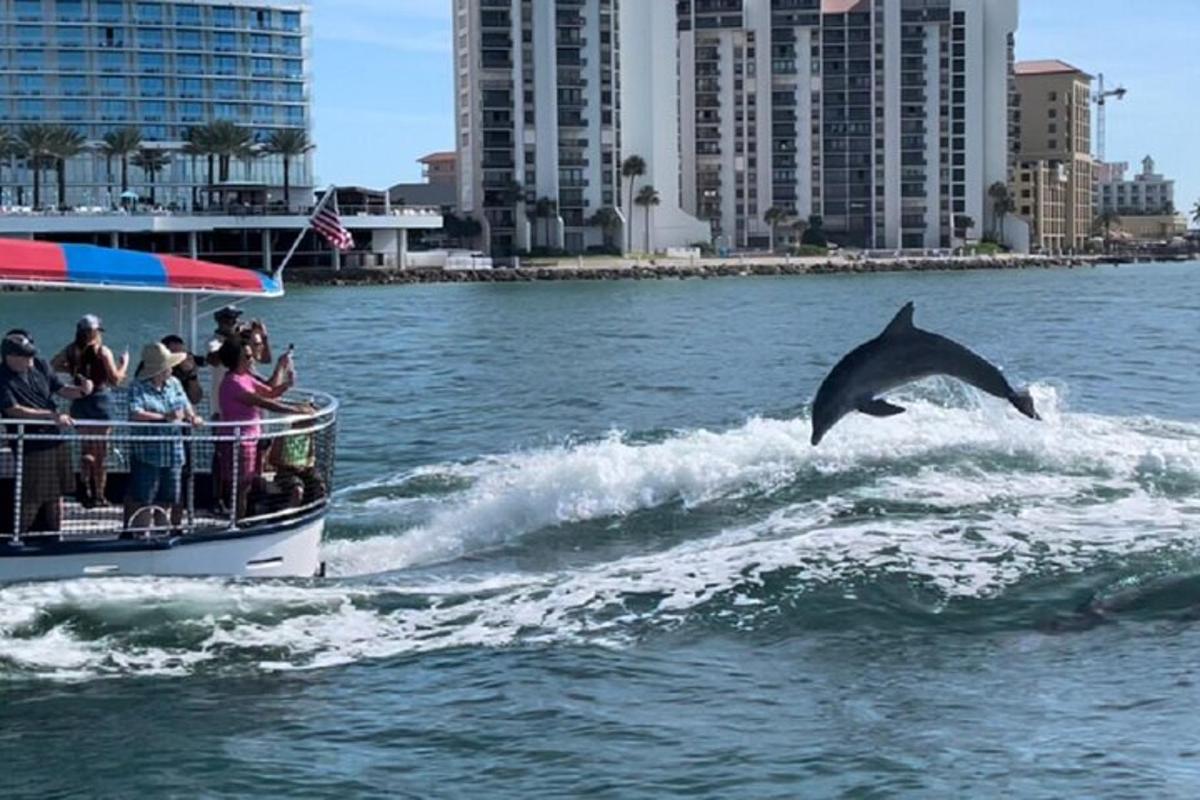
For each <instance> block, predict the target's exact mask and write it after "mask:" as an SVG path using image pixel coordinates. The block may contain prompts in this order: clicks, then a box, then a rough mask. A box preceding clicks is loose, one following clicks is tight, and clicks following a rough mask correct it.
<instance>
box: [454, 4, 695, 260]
mask: <svg viewBox="0 0 1200 800" xmlns="http://www.w3.org/2000/svg"><path fill="white" fill-rule="evenodd" d="M674 22H675V20H674V6H673V4H672V2H671V0H649V1H644V2H639V1H638V0H624V2H621V0H454V37H455V96H456V102H455V105H456V115H457V118H456V127H457V137H458V141H457V150H458V154H459V206H460V209H461V210H462V212H463V213H465V214H467V215H470V216H473V217H475V218H476V219H478V220H480V222H482V223H483V224H484V226H485V230H486V233H487V238H488V239H489V242H490V245H491V247H492V248H493V249H494V250H495V251H498V252H505V251H512V250H527V249H538V248H550V249H566V250H569V251H571V252H583V251H584V250H585V249H587V248H589V247H597V246H602V245H608V246H609V247H613V246H616V245H617V244H618V243H619V242H620V241H621V240H622V239H623V238H625V237H626V236H628V241H631V242H634V243H635V245H634V246H635V247H636V248H637V249H643V248H644V247H645V246H646V244H648V245H649V246H650V248H651V249H654V248H656V247H664V246H669V245H674V244H684V243H689V242H695V241H697V240H700V241H705V242H707V241H708V239H709V231H708V227H707V226H706V225H704V224H702V223H700V222H699V221H697V220H695V219H693V218H691V217H688V216H687V215H686V214H684V213H683V212H682V211H681V210H680V208H679V202H678V196H679V151H678V144H679V117H678V107H679V104H678V78H677V75H676V70H675V60H674V52H675V25H674ZM623 43H624V44H625V45H626V46H625V47H623V48H622V46H621V45H622V44H623ZM635 154H636V155H638V156H640V157H641V158H642V159H643V160H644V161H645V163H646V171H645V173H644V174H643V175H641V176H637V177H636V178H634V179H633V188H634V190H635V191H639V192H640V190H641V189H642V188H643V187H646V186H652V187H653V188H654V189H655V190H656V191H657V198H658V203H657V205H654V206H646V205H643V206H637V205H631V204H630V198H629V188H630V182H629V181H627V180H623V179H622V176H621V163H622V161H623V159H624V158H625V157H628V156H630V155H635ZM602 209H608V210H609V211H610V212H613V213H610V214H609V215H607V217H608V218H607V219H605V216H606V215H604V214H600V213H598V212H601V210H602ZM648 217H649V218H651V219H652V223H651V228H652V229H653V230H652V231H651V232H647V231H646V230H645V220H646V219H647V218H648ZM630 227H631V228H632V230H630V229H629V228H630Z"/></svg>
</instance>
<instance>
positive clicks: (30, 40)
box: [17, 25, 46, 47]
mask: <svg viewBox="0 0 1200 800" xmlns="http://www.w3.org/2000/svg"><path fill="white" fill-rule="evenodd" d="M45 43H46V34H45V33H44V32H43V31H42V26H40V25H18V26H17V44H18V45H20V46H22V47H28V46H30V45H42V44H45Z"/></svg>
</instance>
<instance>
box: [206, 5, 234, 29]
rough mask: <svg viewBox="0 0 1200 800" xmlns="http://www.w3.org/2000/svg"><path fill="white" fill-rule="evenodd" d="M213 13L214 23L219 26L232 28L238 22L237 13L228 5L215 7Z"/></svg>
mask: <svg viewBox="0 0 1200 800" xmlns="http://www.w3.org/2000/svg"><path fill="white" fill-rule="evenodd" d="M212 14H213V25H214V26H216V27H218V28H232V27H233V26H234V25H236V24H237V14H236V13H235V12H234V10H233V9H232V8H229V7H227V6H222V7H220V8H214V9H213V11H212Z"/></svg>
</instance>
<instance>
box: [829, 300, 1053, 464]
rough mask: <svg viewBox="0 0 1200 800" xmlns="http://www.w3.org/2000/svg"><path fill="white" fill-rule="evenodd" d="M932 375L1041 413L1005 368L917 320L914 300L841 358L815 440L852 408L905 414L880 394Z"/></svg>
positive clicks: (831, 376) (1029, 413) (1032, 413)
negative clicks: (923, 327)
mask: <svg viewBox="0 0 1200 800" xmlns="http://www.w3.org/2000/svg"><path fill="white" fill-rule="evenodd" d="M930 375H949V376H950V377H952V378H958V379H959V380H960V381H964V382H966V383H969V384H971V385H972V386H975V387H978V388H979V389H982V390H983V391H985V392H987V393H988V394H991V395H995V396H996V397H999V398H1002V399H1004V400H1007V401H1008V402H1010V403H1012V404H1013V405H1014V406H1016V408H1017V410H1018V411H1020V412H1021V413H1022V414H1024V415H1025V416H1027V417H1029V418H1030V419H1041V417H1039V416H1038V415H1037V411H1035V410H1034V408H1033V398H1032V397H1030V396H1029V394H1028V393H1027V392H1017V391H1015V390H1014V389H1013V388H1012V387H1011V386H1009V384H1008V381H1007V380H1005V378H1004V376H1003V375H1002V374H1000V370H998V369H996V368H995V367H994V366H992V365H991V364H989V363H988V362H987V361H984V360H983V359H982V358H980V357H979V356H977V355H975V354H974V353H972V352H971V351H970V350H968V349H967V348H965V347H963V346H962V345H961V344H959V343H957V342H953V341H951V340H949V339H947V338H946V337H945V336H938V335H937V334H936V333H930V332H929V331H923V330H921V329H920V328H916V327H914V326H913V304H912V303H908V304H907V305H905V306H904V308H902V309H900V313H899V314H897V315H896V317H895V319H893V320H892V321H891V323H890V324H889V325H888V326H887V327H886V328H884V330H883V333H881V334H879V336H877V337H875V338H874V339H872V340H871V341H869V342H867V343H866V344H863V345H860V346H859V347H857V348H856V349H854V350H853V351H851V352H850V354H849V355H847V356H846V357H845V358H843V359H842V360H841V361H839V362H838V365H837V366H836V367H834V368H833V371H832V372H830V373H829V375H828V376H827V377H826V378H825V380H824V381H823V382H822V383H821V388H820V389H818V390H817V399H816V400H814V401H813V411H812V420H813V432H812V443H813V444H814V445H816V444H819V443H820V442H821V439H822V438H824V436H825V434H826V433H828V432H829V429H830V428H832V427H833V426H834V425H836V424H837V422H838V420H840V419H841V418H842V417H844V416H846V415H847V414H849V413H850V412H851V411H855V410H857V411H861V412H862V413H864V414H870V415H871V416H873V417H890V416H893V415H895V414H903V413H904V409H903V408H901V407H899V406H894V405H892V404H891V403H888V402H886V401H885V400H881V399H879V395H880V394H882V393H884V392H887V391H890V390H891V389H895V388H897V387H899V386H903V385H904V384H906V383H911V382H912V381H916V380H920V379H921V378H927V377H929V376H930Z"/></svg>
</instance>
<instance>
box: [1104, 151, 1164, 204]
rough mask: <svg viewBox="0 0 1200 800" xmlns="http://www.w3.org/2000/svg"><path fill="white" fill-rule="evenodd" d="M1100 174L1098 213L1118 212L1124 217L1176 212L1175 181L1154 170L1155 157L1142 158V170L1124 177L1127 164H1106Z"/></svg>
mask: <svg viewBox="0 0 1200 800" xmlns="http://www.w3.org/2000/svg"><path fill="white" fill-rule="evenodd" d="M1104 166H1105V167H1106V169H1105V170H1103V171H1102V172H1101V173H1099V174H1098V175H1097V180H1096V213H1097V214H1103V213H1104V212H1106V211H1113V212H1116V213H1117V214H1118V215H1119V216H1121V217H1147V216H1163V215H1166V216H1173V215H1174V214H1175V181H1173V180H1168V179H1167V178H1165V177H1163V176H1162V175H1160V174H1158V173H1156V172H1155V171H1154V159H1153V158H1151V157H1150V156H1146V157H1145V158H1144V159H1142V171H1141V173H1140V174H1138V175H1135V176H1133V180H1126V179H1125V172H1126V170H1128V169H1129V165H1128V164H1105V165H1104Z"/></svg>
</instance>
